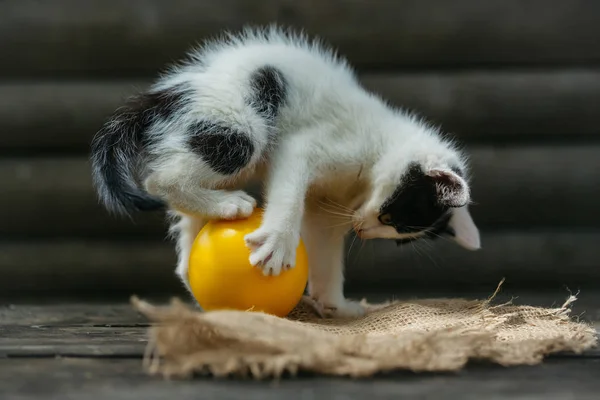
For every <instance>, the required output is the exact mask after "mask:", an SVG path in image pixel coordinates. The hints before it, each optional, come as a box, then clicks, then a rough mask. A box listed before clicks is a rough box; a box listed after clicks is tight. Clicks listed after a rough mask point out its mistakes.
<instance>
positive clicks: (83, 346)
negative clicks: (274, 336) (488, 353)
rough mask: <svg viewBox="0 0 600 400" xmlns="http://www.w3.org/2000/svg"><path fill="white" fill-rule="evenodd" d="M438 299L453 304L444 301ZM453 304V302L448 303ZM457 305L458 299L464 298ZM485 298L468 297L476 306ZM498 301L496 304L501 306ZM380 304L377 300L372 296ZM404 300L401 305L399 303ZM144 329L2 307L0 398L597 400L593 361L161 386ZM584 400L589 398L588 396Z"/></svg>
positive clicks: (59, 310) (131, 321) (128, 315)
mask: <svg viewBox="0 0 600 400" xmlns="http://www.w3.org/2000/svg"><path fill="white" fill-rule="evenodd" d="M522 294H523V295H524V296H523V297H522V298H519V299H518V302H519V303H522V304H525V303H527V304H539V305H546V306H549V305H552V303H553V302H554V301H556V300H558V301H559V302H560V300H561V299H560V298H555V297H554V296H548V295H544V294H539V293H531V292H528V293H522ZM446 295H452V294H450V293H446ZM454 295H455V294H454ZM462 295H465V293H462ZM487 295H488V294H487V293H484V294H482V293H478V294H471V295H468V296H466V297H470V298H482V297H487ZM507 295H508V294H501V295H500V297H499V298H498V301H504V300H505V299H507V298H508V297H507ZM379 296H381V293H379ZM407 297H408V296H407ZM599 300H600V298H598V294H597V293H591V294H590V295H589V296H586V295H584V294H582V295H581V299H580V301H578V302H576V303H575V305H574V309H573V313H574V314H580V313H582V311H583V310H585V311H587V312H586V314H585V315H586V317H587V318H588V320H589V321H594V319H593V318H594V317H597V316H598V315H600V314H599V312H598V310H599V309H600V307H598V304H599V303H598V301H599ZM144 322H145V321H144V320H143V319H142V318H141V317H140V316H139V315H138V314H137V313H135V312H133V310H132V308H131V306H130V305H129V304H126V303H96V304H85V303H77V304H73V303H62V304H61V303H57V304H46V305H43V306H40V305H33V306H32V305H27V304H16V305H6V304H2V305H0V394H1V397H2V398H3V399H7V400H13V399H15V400H17V399H19V400H24V399H41V398H43V399H61V400H63V399H91V400H96V399H98V400H99V399H107V398H110V399H134V398H135V399H138V398H139V399H163V398H166V397H177V398H182V399H187V398H194V399H197V398H206V399H211V400H212V399H217V400H218V399H234V398H236V399H237V398H247V399H261V400H262V399H267V400H269V399H271V398H273V399H279V398H282V397H287V398H291V399H296V398H298V399H303V400H304V399H320V398H326V397H330V396H331V393H333V392H335V393H336V396H338V397H340V396H341V397H340V398H346V397H348V398H353V397H355V396H357V395H360V396H361V397H364V396H367V395H368V396H370V397H373V396H375V397H376V398H390V399H392V398H393V399H396V398H398V396H399V395H400V396H402V398H429V397H432V396H434V397H435V396H439V393H440V392H443V393H444V394H445V398H449V399H474V400H475V399H477V400H479V399H481V398H486V399H487V398H490V399H514V398H515V397H524V398H525V397H526V398H528V399H533V400H536V399H544V400H545V399H561V400H563V399H565V398H577V399H587V398H590V399H592V398H594V399H595V398H596V397H597V390H598V389H600V383H599V381H598V380H597V379H596V377H597V374H598V373H599V372H600V362H599V361H600V359H599V357H600V353H599V352H598V351H597V350H596V349H592V350H591V351H589V352H586V353H585V354H583V355H571V354H564V355H560V354H559V355H556V356H553V357H551V358H549V359H547V360H546V361H545V363H544V364H542V365H539V366H534V367H516V368H502V367H495V366H485V365H477V364H473V365H471V366H469V367H468V368H467V369H466V370H464V371H462V372H459V373H456V374H419V375H416V374H410V373H394V374H387V375H383V376H379V377H376V378H374V379H366V380H351V379H329V378H322V377H311V376H302V377H300V379H283V380H281V381H279V382H278V383H275V384H274V383H273V382H254V381H243V380H213V379H196V380H188V381H168V380H164V379H161V378H159V377H153V376H149V375H147V374H146V373H145V372H144V370H143V368H142V355H143V352H144V348H145V343H146V339H145V331H146V326H145V325H144ZM588 395H589V396H588Z"/></svg>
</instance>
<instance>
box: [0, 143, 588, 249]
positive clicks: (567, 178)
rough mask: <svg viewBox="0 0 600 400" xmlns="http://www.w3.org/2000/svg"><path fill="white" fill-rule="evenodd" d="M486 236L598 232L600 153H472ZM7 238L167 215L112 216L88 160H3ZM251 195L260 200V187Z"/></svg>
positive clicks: (2, 231) (542, 149)
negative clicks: (518, 231) (569, 230)
mask: <svg viewBox="0 0 600 400" xmlns="http://www.w3.org/2000/svg"><path fill="white" fill-rule="evenodd" d="M468 152H469V154H470V156H471V164H472V175H473V179H472V180H473V185H472V186H473V188H472V196H473V200H474V202H475V203H476V204H475V205H473V206H472V212H473V215H474V218H475V219H476V221H477V223H478V225H479V226H480V227H481V228H482V229H487V230H498V229H513V230H516V229H528V230H529V229H534V228H546V227H553V228H570V227H572V228H581V227H585V228H595V227H597V226H598V225H599V224H600V213H597V212H596V210H597V198H598V194H599V191H598V190H599V188H598V185H597V182H598V181H600V146H597V145H588V146H584V145H580V146H568V147H567V146H564V147H552V146H532V147H508V148H493V147H489V146H477V147H472V148H469V149H468ZM0 181H1V182H2V184H3V193H2V196H0V220H1V221H3V223H2V224H1V225H0V235H4V236H6V237H11V238H18V237H28V238H36V237H48V236H52V237H56V236H59V237H65V236H71V237H73V236H77V237H107V236H110V237H113V238H119V237H121V238H123V237H147V238H155V239H160V238H164V237H166V220H165V218H164V215H163V214H162V213H149V214H139V215H136V216H135V217H134V219H133V220H130V219H127V218H124V217H120V216H115V215H110V214H109V213H108V212H107V211H106V210H105V209H104V208H103V207H102V206H101V205H100V204H99V201H98V199H97V197H96V194H95V192H94V190H93V188H92V183H91V176H90V168H89V165H88V161H87V159H86V158H84V157H67V158H14V159H6V158H4V159H0ZM251 193H253V194H254V195H259V193H260V190H259V188H258V187H253V188H251Z"/></svg>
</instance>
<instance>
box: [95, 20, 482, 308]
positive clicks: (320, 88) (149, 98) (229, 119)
mask: <svg viewBox="0 0 600 400" xmlns="http://www.w3.org/2000/svg"><path fill="white" fill-rule="evenodd" d="M91 158H92V168H93V179H94V184H95V186H96V189H97V191H98V193H99V196H100V198H101V200H102V202H103V203H104V204H105V205H106V207H107V208H108V209H109V210H111V211H114V212H120V213H129V212H131V211H135V210H154V209H158V208H163V207H166V208H167V209H168V210H170V213H171V214H173V215H175V216H176V217H177V220H176V221H175V222H174V223H173V226H172V232H173V233H174V234H175V235H176V237H177V252H178V258H179V261H178V266H177V274H178V275H179V276H180V278H181V279H182V281H183V282H184V283H185V284H186V286H187V268H188V258H189V253H190V247H191V245H192V242H193V240H194V238H195V237H196V235H197V234H198V232H199V230H200V229H201V228H202V226H203V225H204V224H205V223H206V221H207V220H210V219H233V218H242V217H245V216H248V215H249V214H250V213H251V212H252V211H253V209H254V207H255V205H256V202H255V200H254V199H253V198H252V197H251V196H249V195H248V194H246V193H245V192H244V191H242V190H241V189H242V188H243V187H245V186H246V185H247V184H248V183H249V182H250V181H254V180H256V181H262V182H263V183H264V185H265V192H266V193H265V200H266V206H265V214H264V219H263V222H262V225H261V227H260V228H259V229H258V230H256V231H255V232H253V233H251V234H249V235H247V236H246V238H245V241H246V244H247V246H248V247H249V249H250V250H251V251H250V263H251V264H252V265H254V266H256V267H257V268H261V269H262V271H263V272H264V273H265V274H272V275H277V274H279V273H280V272H281V271H282V269H286V268H293V267H294V260H295V257H296V254H295V252H296V247H297V246H298V241H299V238H300V237H301V236H302V238H303V241H304V243H305V246H306V249H307V252H308V257H309V269H310V274H309V288H308V289H309V294H310V296H311V297H312V298H313V299H314V300H315V301H317V302H318V303H319V304H320V305H321V306H323V307H324V308H325V309H326V310H327V313H328V314H329V315H330V316H356V315H361V314H362V313H363V312H364V310H363V308H362V306H361V305H360V304H358V303H356V302H352V301H349V300H347V299H346V298H345V297H344V294H343V270H344V267H343V262H344V252H343V248H344V237H345V235H346V234H347V233H348V232H349V230H350V228H351V226H352V227H353V228H354V231H355V232H356V233H357V235H358V236H360V237H361V238H363V239H371V238H388V239H394V240H397V241H400V242H402V241H410V240H416V239H419V238H428V237H437V236H439V235H449V236H451V237H453V238H454V239H455V240H456V241H457V242H458V243H459V244H461V245H462V246H464V247H465V248H468V249H477V248H479V232H478V230H477V228H476V226H475V225H474V223H473V220H472V219H471V216H470V214H469V212H468V210H467V206H468V204H469V202H470V191H469V184H468V180H467V178H466V175H465V174H466V160H465V157H464V156H463V155H462V154H461V153H460V152H459V151H458V150H457V149H456V148H455V147H454V146H453V145H452V144H451V143H450V142H448V141H446V140H444V139H442V138H441V136H440V135H439V132H438V130H437V129H436V128H433V127H431V126H429V125H427V124H425V123H424V122H422V121H420V120H418V119H416V118H414V117H412V116H410V115H407V114H406V113H404V112H402V111H400V110H397V109H394V108H392V107H390V106H389V105H387V104H386V103H385V102H384V101H383V100H381V99H380V98H378V97H377V96H375V95H374V94H371V93H369V92H367V91H365V90H364V89H363V88H362V87H361V85H360V84H359V82H358V80H357V78H356V76H355V74H354V72H353V70H352V69H351V67H350V66H349V65H348V64H347V62H346V61H345V60H343V59H342V58H340V57H338V56H337V55H336V54H335V53H334V52H332V51H331V50H329V49H326V48H324V47H323V46H321V45H320V44H318V43H317V42H313V41H310V40H308V39H307V38H306V37H304V36H303V35H299V34H292V33H287V32H283V31H282V30H280V29H277V28H270V29H266V30H246V31H244V32H243V33H241V34H239V35H236V36H233V35H229V36H227V37H225V38H222V39H220V40H213V41H211V42H209V43H208V44H206V45H205V46H204V47H202V48H201V49H199V50H196V51H195V52H192V53H191V54H190V59H189V60H188V61H187V62H185V63H182V64H181V65H178V66H176V67H173V68H172V69H171V70H170V71H169V72H167V73H166V74H165V75H164V76H162V77H161V78H160V79H159V80H158V81H157V82H156V83H155V84H154V85H153V86H152V87H151V88H150V89H149V90H148V91H147V92H145V93H142V94H139V95H137V96H136V97H134V98H133V99H132V100H131V102H130V103H129V104H127V105H126V106H124V107H123V108H121V109H120V110H118V111H117V112H116V113H115V114H114V115H113V116H112V118H111V119H110V120H109V121H108V122H107V123H106V124H105V126H104V127H103V128H102V129H101V130H100V132H98V134H97V135H96V137H95V138H94V140H93V143H92V157H91Z"/></svg>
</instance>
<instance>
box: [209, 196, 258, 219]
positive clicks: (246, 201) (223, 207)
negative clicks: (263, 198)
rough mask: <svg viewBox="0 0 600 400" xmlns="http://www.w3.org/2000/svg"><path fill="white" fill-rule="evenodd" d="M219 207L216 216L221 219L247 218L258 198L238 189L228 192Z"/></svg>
mask: <svg viewBox="0 0 600 400" xmlns="http://www.w3.org/2000/svg"><path fill="white" fill-rule="evenodd" d="M217 207H218V208H217V210H215V211H216V212H215V214H216V215H215V216H216V217H217V218H219V219H237V218H247V217H249V216H250V215H251V214H252V212H253V211H254V207H256V200H255V199H254V198H253V197H252V196H250V195H249V194H247V193H246V192H244V191H243V190H236V191H233V192H226V193H225V195H224V196H223V199H222V200H220V201H219V204H218V206H217Z"/></svg>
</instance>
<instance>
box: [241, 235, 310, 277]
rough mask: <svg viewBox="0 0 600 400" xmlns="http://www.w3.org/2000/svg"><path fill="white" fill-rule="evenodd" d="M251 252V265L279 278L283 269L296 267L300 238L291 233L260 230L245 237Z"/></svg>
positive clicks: (265, 273)
mask: <svg viewBox="0 0 600 400" xmlns="http://www.w3.org/2000/svg"><path fill="white" fill-rule="evenodd" d="M244 240H245V241H246V246H248V247H249V248H250V250H251V253H250V264H252V265H253V266H255V267H258V268H261V269H262V271H263V274H264V275H273V276H277V275H279V274H280V273H281V270H282V269H290V268H293V267H294V266H295V265H296V248H297V247H298V242H299V237H298V238H296V237H294V235H290V234H289V233H285V232H279V231H275V230H269V229H263V228H259V229H258V230H256V231H254V232H252V233H250V234H248V235H246V236H245V237H244Z"/></svg>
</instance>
